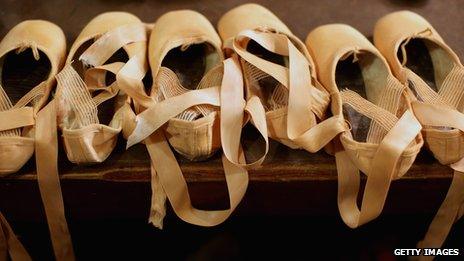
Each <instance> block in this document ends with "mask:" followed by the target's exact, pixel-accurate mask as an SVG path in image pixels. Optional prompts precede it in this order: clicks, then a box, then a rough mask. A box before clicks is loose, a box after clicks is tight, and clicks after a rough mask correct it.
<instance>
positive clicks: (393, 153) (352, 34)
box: [306, 24, 423, 228]
mask: <svg viewBox="0 0 464 261" xmlns="http://www.w3.org/2000/svg"><path fill="white" fill-rule="evenodd" d="M306 45H307V46H308V49H309V51H310V53H311V54H312V56H313V58H314V61H315V63H316V65H317V69H318V79H320V81H321V83H322V84H323V85H324V86H325V87H326V88H327V90H328V91H329V92H330V93H331V94H332V105H331V109H332V113H333V115H339V116H340V117H343V118H344V119H345V120H346V121H347V122H348V123H349V125H350V127H351V128H350V129H349V130H346V131H344V132H343V133H342V134H341V135H340V136H339V139H336V140H334V143H335V145H334V147H335V157H336V163H337V172H338V207H339V211H340V215H341V217H342V219H343V221H344V222H345V223H346V224H347V225H348V226H349V227H351V228H356V227H358V226H360V225H363V224H365V223H367V222H369V221H371V220H373V219H375V218H376V217H377V216H379V215H380V214H381V212H382V209H383V206H384V203H385V200H386V197H387V193H388V190H389V187H390V183H391V181H392V179H398V178H400V177H401V176H403V175H404V174H405V173H406V171H407V170H408V169H409V168H410V166H411V164H412V163H413V162H414V160H415V158H416V155H417V153H418V152H419V150H420V148H421V146H422V144H423V140H422V137H421V135H420V130H421V126H420V124H419V122H418V121H417V120H416V119H415V117H414V115H413V113H412V111H411V108H410V100H409V97H408V95H407V92H406V86H405V85H404V84H402V83H401V82H399V81H398V80H397V79H396V78H395V77H394V76H393V75H392V73H391V71H390V68H389V66H388V64H387V62H386V61H385V59H384V58H383V57H382V56H381V54H380V53H379V51H378V50H377V49H375V47H374V46H373V45H372V44H371V43H370V42H369V41H368V40H367V39H366V38H365V37H364V36H363V35H362V34H361V33H359V32H358V31H356V30H355V29H354V28H352V27H350V26H348V25H343V24H331V25H325V26H321V27H318V28H316V29H315V30H313V31H312V32H311V33H309V35H308V37H307V39H306ZM359 171H362V172H363V173H365V174H366V175H367V176H368V177H367V183H366V187H365V190H364V195H363V199H362V205H361V208H358V205H357V202H356V201H357V196H358V193H359V186H360V175H359Z"/></svg>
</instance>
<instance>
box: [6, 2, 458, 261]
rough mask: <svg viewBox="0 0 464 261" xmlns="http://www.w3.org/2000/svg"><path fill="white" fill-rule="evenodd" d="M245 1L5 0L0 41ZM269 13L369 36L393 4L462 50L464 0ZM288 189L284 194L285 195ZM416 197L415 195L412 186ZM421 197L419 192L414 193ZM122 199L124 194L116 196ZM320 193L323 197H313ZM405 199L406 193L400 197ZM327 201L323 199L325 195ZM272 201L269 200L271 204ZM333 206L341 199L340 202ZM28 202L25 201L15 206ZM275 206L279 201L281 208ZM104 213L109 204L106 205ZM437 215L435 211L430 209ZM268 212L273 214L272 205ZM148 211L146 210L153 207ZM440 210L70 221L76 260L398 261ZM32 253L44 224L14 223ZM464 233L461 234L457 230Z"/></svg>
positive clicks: (321, 5)
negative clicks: (349, 220)
mask: <svg viewBox="0 0 464 261" xmlns="http://www.w3.org/2000/svg"><path fill="white" fill-rule="evenodd" d="M245 2H247V1H236V0H220V1H183V0H182V1H181V0H173V1H125V0H115V1H105V0H94V1H91V0H85V1H70V0H67V1H57V0H56V1H55V0H52V1H33V0H30V1H29V0H28V1H13V0H9V1H5V0H1V1H0V37H3V36H4V35H5V34H6V32H7V31H8V30H9V28H11V27H13V26H14V25H16V24H17V23H19V22H21V21H23V20H26V19H46V20H50V21H52V22H54V23H56V24H58V25H59V26H61V27H62V29H63V31H64V32H65V34H66V36H67V39H68V44H69V45H70V44H71V43H72V41H73V39H74V38H75V37H76V36H77V35H78V33H79V32H80V30H81V29H82V28H83V27H84V26H85V24H86V23H87V22H88V21H89V20H90V19H92V18H93V17H94V16H96V15H98V14H100V13H102V12H105V11H128V12H132V13H133V14H135V15H137V16H139V17H140V18H141V19H142V20H143V21H145V22H150V23H151V22H154V21H155V20H156V19H157V17H158V16H159V15H161V14H163V13H164V12H167V11H170V10H176V9H193V10H196V11H199V12H201V13H203V14H204V15H205V16H206V17H208V18H209V19H210V20H211V22H212V23H213V25H216V23H217V21H218V19H219V18H220V16H221V15H222V14H224V13H225V12H226V11H227V10H228V9H230V8H232V7H234V6H237V5H239V4H241V3H245ZM255 2H256V3H260V4H262V5H264V6H265V7H267V8H269V9H270V10H272V11H273V12H274V13H275V14H276V15H277V16H278V17H280V18H281V20H282V21H284V23H286V24H287V25H288V26H289V28H290V29H291V30H292V31H293V32H294V33H295V34H296V35H297V36H299V37H300V38H302V40H304V38H305V37H306V35H307V34H308V32H309V31H310V30H311V29H313V28H314V27H316V26H318V25H323V24H326V23H348V24H350V25H352V26H353V27H355V28H357V29H358V30H359V31H361V32H362V33H364V34H365V35H367V36H371V35H372V30H373V27H374V23H375V21H376V20H377V19H378V18H380V17H381V16H382V15H384V14H387V13H389V12H392V11H395V10H402V9H408V10H411V11H415V12H417V13H419V14H421V15H423V16H424V17H426V19H428V20H429V21H430V22H431V23H432V25H433V26H434V27H435V28H436V29H437V31H438V32H439V33H440V34H441V36H442V37H443V38H444V39H445V41H446V42H447V43H448V44H449V45H450V46H451V48H453V49H454V50H455V51H456V52H457V54H458V55H459V56H460V57H463V56H464V44H463V39H464V34H463V33H464V1H462V0H446V1H445V0H443V1H440V0H429V1H427V0H421V1H413V0H409V1H406V0H404V1H400V0H345V1H344V0H330V1H320V0H310V1H304V0H298V1H255ZM282 193H285V191H282ZM411 193H415V192H414V191H411ZM416 193H417V192H416ZM118 196H121V195H118ZM313 196H314V198H316V200H317V198H318V196H320V195H313ZM403 196H404V197H407V196H408V194H404V195H403ZM321 200H323V199H321ZM265 203H266V204H268V205H272V202H265ZM334 204H335V203H334ZM19 207H26V206H18V208H19ZM276 207H278V206H276ZM102 211H104V210H102ZM431 211H432V210H431ZM271 213H272V211H271ZM146 214H147V215H148V208H147V213H146ZM433 215H434V213H433V212H430V213H427V214H424V213H422V214H421V215H416V214H407V215H404V214H403V215H400V214H385V215H383V216H381V217H380V218H379V219H377V220H376V221H374V222H372V223H370V224H368V225H365V226H363V227H362V228H360V229H357V230H351V229H349V228H347V227H346V226H345V225H344V224H343V222H342V221H341V220H340V218H339V217H338V215H337V213H335V212H334V213H333V215H298V214H292V215H275V214H267V215H266V214H263V215H258V214H255V215H245V216H233V217H232V218H231V219H230V220H228V221H227V222H225V224H223V225H220V226H218V227H215V228H199V227H195V226H191V225H188V224H185V223H183V222H181V221H179V220H178V219H177V218H176V217H175V216H174V215H173V214H172V213H170V214H168V218H167V220H166V226H165V230H164V231H158V230H156V229H154V228H152V227H151V226H149V225H148V224H146V219H138V218H125V219H121V218H118V217H116V216H115V217H113V218H111V219H95V220H89V219H87V220H78V221H73V220H72V219H71V220H70V229H71V232H72V236H73V241H74V245H75V251H76V254H77V257H78V258H79V259H86V260H87V259H90V260H91V259H101V258H107V259H110V258H111V259H129V258H130V259H135V260H138V259H155V258H159V257H162V260H164V259H188V260H217V259H226V260H234V259H239V258H240V259H251V258H254V257H256V258H260V259H261V258H266V259H310V258H315V257H319V258H322V257H325V259H348V260H350V259H362V260H370V259H382V260H391V259H394V258H395V257H393V255H392V251H393V249H394V248H412V247H414V246H415V243H416V242H417V240H419V239H420V238H421V236H422V235H423V233H424V232H425V228H426V227H427V225H428V224H429V222H430V220H431V218H432V217H433ZM12 223H13V226H14V228H15V231H16V232H17V233H18V234H19V235H20V236H21V238H20V239H21V241H22V242H23V243H24V244H25V246H26V247H27V249H28V250H29V251H30V253H31V254H32V256H33V257H34V258H36V259H40V260H42V259H52V250H51V248H50V242H49V236H48V229H47V226H46V224H44V223H42V222H32V221H28V222H24V221H20V222H12ZM462 231H464V224H463V222H460V223H458V224H457V226H456V227H455V228H454V229H453V231H452V234H451V235H450V237H449V240H448V241H447V242H446V244H445V246H444V247H449V248H456V247H460V248H461V252H464V243H463V242H464V237H463V235H462ZM459 232H460V233H459Z"/></svg>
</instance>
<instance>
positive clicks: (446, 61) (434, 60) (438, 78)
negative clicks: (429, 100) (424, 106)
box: [398, 38, 454, 92]
mask: <svg viewBox="0 0 464 261" xmlns="http://www.w3.org/2000/svg"><path fill="white" fill-rule="evenodd" d="M405 50H406V59H407V61H406V65H405V66H406V67H407V68H408V69H410V70H411V71H413V72H414V73H415V74H417V75H418V76H419V77H420V78H421V79H422V80H423V81H425V83H427V85H428V86H429V87H430V88H432V89H433V90H434V91H435V92H438V91H439V90H440V88H441V86H442V84H443V82H444V80H445V78H446V76H447V75H448V74H449V73H450V72H451V70H452V69H453V66H454V62H453V61H452V59H451V57H450V56H449V54H448V53H447V52H446V51H445V50H444V49H443V48H441V47H440V46H438V45H437V44H436V43H434V42H432V41H430V40H427V39H420V38H416V39H411V40H410V41H409V42H408V43H407V44H406V46H405ZM398 58H399V60H400V62H403V59H404V57H403V55H402V53H401V49H400V50H399V51H398Z"/></svg>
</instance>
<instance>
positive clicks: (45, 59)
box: [0, 20, 74, 260]
mask: <svg viewBox="0 0 464 261" xmlns="http://www.w3.org/2000/svg"><path fill="white" fill-rule="evenodd" d="M65 55H66V39H65V36H64V34H63V31H62V30H61V29H60V28H59V27H58V26H56V25H55V24H53V23H50V22H47V21H42V20H30V21H25V22H22V23H20V24H18V25H17V26H15V27H14V28H13V29H11V30H10V32H8V34H7V35H6V36H5V37H4V38H3V40H2V41H1V42H0V60H1V62H0V64H1V65H0V70H1V72H0V75H1V83H0V85H1V86H0V118H1V123H0V175H7V174H10V173H14V172H16V171H18V170H19V169H20V168H21V167H22V166H23V165H24V163H25V162H26V161H27V160H28V159H29V158H30V157H31V156H32V154H33V153H34V151H35V155H36V166H37V180H38V183H39V188H40V193H41V197H42V200H43V205H44V209H45V213H46V217H47V221H48V224H49V228H50V235H51V241H52V244H53V249H54V252H55V257H56V259H58V260H64V259H66V260H73V258H74V253H73V247H72V243H71V238H70V235H69V231H68V227H67V224H66V219H65V216H64V206H63V199H62V196H61V188H60V183H59V178H58V169H57V151H58V150H57V146H58V145H57V136H56V128H57V127H56V107H55V102H54V101H51V102H49V98H50V92H51V91H52V89H53V88H54V86H55V78H54V77H55V75H56V73H57V72H58V70H60V69H61V66H62V64H63V62H64V59H65ZM0 219H1V220H0V222H1V223H2V227H3V229H1V232H2V234H3V235H1V236H2V238H4V239H5V240H6V241H7V247H6V249H4V248H2V250H1V251H8V252H9V255H10V258H12V259H13V260H30V256H29V255H28V254H27V252H26V250H25V249H24V247H22V245H21V243H20V242H19V241H18V240H17V239H16V238H15V236H14V234H13V232H12V231H11V228H9V226H8V224H7V222H6V219H5V218H4V217H3V216H1V217H0ZM0 255H1V256H2V257H6V256H8V255H7V253H0Z"/></svg>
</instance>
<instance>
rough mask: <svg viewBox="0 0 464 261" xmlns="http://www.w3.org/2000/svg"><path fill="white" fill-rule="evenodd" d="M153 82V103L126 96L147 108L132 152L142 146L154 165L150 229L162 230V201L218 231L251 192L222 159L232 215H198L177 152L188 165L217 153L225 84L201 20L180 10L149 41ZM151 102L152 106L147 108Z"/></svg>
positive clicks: (214, 41) (217, 48) (211, 36)
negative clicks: (246, 193)
mask: <svg viewBox="0 0 464 261" xmlns="http://www.w3.org/2000/svg"><path fill="white" fill-rule="evenodd" d="M148 50H149V54H148V57H149V62H150V67H151V72H152V77H153V86H152V88H151V92H150V96H149V97H148V96H146V95H145V94H144V93H138V94H135V93H133V94H129V95H130V96H131V97H132V98H134V100H135V101H138V102H139V103H140V104H144V108H145V110H143V111H142V112H141V113H139V114H138V115H137V116H136V118H135V122H136V126H135V127H134V131H133V132H132V133H131V135H130V136H129V137H128V147H129V146H131V145H133V144H135V143H138V142H142V141H143V142H144V143H145V145H146V146H147V149H148V152H149V154H150V157H151V160H152V191H153V197H152V205H151V212H150V219H149V222H150V223H152V224H153V225H155V226H157V227H159V228H162V224H163V223H162V221H163V217H164V215H165V207H164V199H165V198H167V199H168V200H169V202H170V203H171V205H172V207H173V209H174V212H175V213H176V214H177V215H178V216H179V217H180V218H181V219H182V220H184V221H186V222H189V223H192V224H195V225H200V226H214V225H217V224H220V223H222V222H223V221H224V220H226V219H227V218H228V217H229V216H230V214H231V213H232V211H233V210H234V209H235V208H236V206H237V205H238V203H239V202H240V200H241V199H242V197H243V196H244V193H245V190H246V188H247V185H248V173H247V172H246V170H245V169H243V168H241V167H240V166H235V165H234V164H232V163H230V162H229V161H227V160H226V159H225V158H224V157H223V165H224V172H225V176H226V182H227V186H228V190H229V199H230V208H229V209H226V210H213V211H205V210H199V209H195V208H194V207H193V206H192V204H191V201H190V197H189V193H188V188H187V183H186V181H185V179H184V177H183V175H182V172H181V169H180V167H179V165H178V163H177V160H176V158H175V156H174V154H173V152H172V151H171V148H170V146H169V145H171V146H172V148H174V149H175V150H176V151H177V152H178V153H179V154H181V155H183V156H184V157H186V158H188V159H190V160H203V159H206V158H208V157H210V156H212V155H213V154H214V153H215V152H216V151H217V150H218V149H219V148H220V145H221V143H220V131H219V128H220V124H219V105H220V92H219V91H220V88H221V84H222V81H223V71H224V69H223V67H224V66H223V54H222V49H221V41H220V39H219V36H218V35H217V33H216V32H215V30H214V28H213V26H212V25H211V24H210V22H209V21H208V20H207V19H206V18H205V17H204V16H203V15H201V14H199V13H197V12H194V11H190V10H181V11H173V12H169V13H166V14H164V15H162V16H161V17H160V18H159V19H158V20H157V21H156V23H155V24H154V27H153V29H152V32H151V36H150V41H149V47H148ZM145 101H147V102H145Z"/></svg>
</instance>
